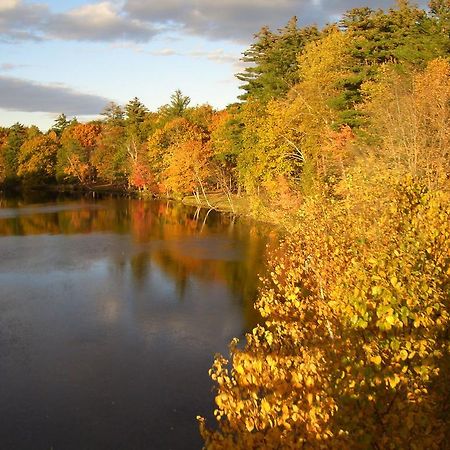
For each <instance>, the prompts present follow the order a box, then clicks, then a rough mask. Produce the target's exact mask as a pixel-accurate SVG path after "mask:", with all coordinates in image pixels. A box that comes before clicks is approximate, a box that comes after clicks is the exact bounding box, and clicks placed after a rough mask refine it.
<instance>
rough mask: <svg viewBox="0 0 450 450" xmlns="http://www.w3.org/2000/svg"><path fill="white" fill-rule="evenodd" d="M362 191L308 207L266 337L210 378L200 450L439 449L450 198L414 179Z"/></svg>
mask: <svg viewBox="0 0 450 450" xmlns="http://www.w3.org/2000/svg"><path fill="white" fill-rule="evenodd" d="M348 177H349V178H352V174H351V173H350V174H348ZM370 183H371V184H370V186H371V190H370V191H368V192H366V194H365V196H361V195H359V194H358V195H355V196H352V195H349V196H347V197H346V198H344V199H343V200H342V201H340V202H336V201H330V200H327V199H325V198H316V199H310V200H309V201H307V202H305V204H304V206H303V208H302V210H301V212H300V214H301V216H302V219H301V224H300V226H299V229H298V231H297V232H295V233H294V234H292V235H290V236H289V237H288V238H287V239H286V241H285V242H284V244H283V245H282V246H281V248H280V249H279V251H278V252H277V253H276V254H275V255H274V256H273V258H272V261H271V272H270V275H269V276H268V277H267V279H266V280H265V285H264V288H263V290H262V292H261V295H260V298H259V299H258V301H257V304H256V305H257V308H258V309H259V311H260V313H261V315H262V316H263V317H264V318H265V323H264V325H260V326H258V327H256V328H255V329H254V330H253V331H252V332H251V333H249V334H248V335H247V336H246V344H245V346H244V348H243V349H241V348H238V347H237V345H236V344H237V342H236V341H233V342H232V344H231V348H230V357H231V359H230V361H227V360H226V359H224V358H223V357H218V358H216V360H215V362H214V365H213V367H212V369H211V371H210V374H211V376H212V378H213V380H215V381H216V383H217V397H216V404H217V410H216V412H215V416H216V418H217V420H218V426H219V428H218V429H216V430H212V429H208V428H207V426H206V424H205V421H204V420H203V419H200V424H201V432H202V435H203V437H204V439H205V447H206V448H208V449H253V448H264V449H298V448H311V449H315V448H317V449H363V448H364V449H365V448H383V449H399V448H427V449H437V448H440V445H441V444H442V440H443V431H444V426H445V424H443V422H442V421H441V420H440V418H439V414H438V412H439V408H438V406H439V402H438V400H439V399H438V392H436V391H435V390H433V389H431V387H432V386H433V383H435V382H436V380H438V379H439V377H440V369H439V367H440V364H441V361H442V358H443V356H444V354H445V352H446V350H447V349H446V346H447V345H448V341H447V340H446V337H445V336H446V330H447V329H448V324H449V303H448V286H449V279H448V274H449V270H450V260H449V254H450V239H449V238H450V208H449V206H450V199H449V196H448V194H445V193H444V192H440V191H435V192H432V191H429V190H428V189H426V188H425V187H424V186H423V184H422V183H421V181H420V180H417V179H414V178H412V177H410V176H401V175H395V174H394V173H390V174H387V173H381V174H378V175H377V176H375V177H374V178H371V180H370ZM363 187H364V185H363V184H362V185H361V184H356V185H355V184H353V185H351V184H350V183H349V184H348V185H347V189H348V190H349V191H350V194H351V193H352V192H353V191H354V190H359V189H362V188H363ZM371 200H376V201H371ZM375 209H376V211H375Z"/></svg>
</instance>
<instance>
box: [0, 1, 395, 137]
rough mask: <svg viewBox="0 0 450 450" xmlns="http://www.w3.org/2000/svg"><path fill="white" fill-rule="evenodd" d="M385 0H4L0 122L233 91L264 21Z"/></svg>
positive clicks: (311, 16) (201, 99)
mask: <svg viewBox="0 0 450 450" xmlns="http://www.w3.org/2000/svg"><path fill="white" fill-rule="evenodd" d="M361 5H368V6H371V7H373V8H376V7H383V8H386V7H389V6H391V5H392V2H391V1H385V0H378V1H377V0H373V1H370V0H367V1H364V0H361V1H357V0H345V1H339V0H221V1H220V2H219V1H217V0H214V1H213V0H163V1H157V0H106V1H94V0H64V1H60V0H36V1H35V0H0V125H1V126H10V125H12V124H13V123H14V122H17V121H19V122H21V123H24V124H26V125H30V124H32V123H34V124H36V125H38V126H39V127H40V128H42V129H43V130H46V129H47V128H49V127H50V126H51V125H52V123H53V121H54V119H55V117H56V116H58V114H59V113H61V112H64V113H66V115H68V116H69V117H71V116H74V115H76V116H77V117H79V118H80V119H82V120H83V119H84V120H88V119H91V118H93V117H95V116H96V115H97V114H98V113H100V112H101V110H102V109H103V107H104V106H105V105H106V104H107V102H109V101H115V102H117V103H119V104H125V103H126V102H127V101H128V100H130V99H131V98H133V97H135V96H137V97H138V98H139V99H140V100H141V101H142V102H143V103H144V104H145V105H146V106H147V107H148V108H150V109H151V110H156V109H157V108H158V107H159V106H161V105H163V104H165V103H167V102H168V101H169V98H170V95H171V94H172V93H173V92H174V91H175V89H181V90H182V92H183V93H184V94H186V95H189V96H190V97H191V99H192V103H193V104H202V103H209V104H211V105H213V106H214V107H217V108H222V107H224V106H226V105H227V104H229V103H232V102H234V101H235V100H236V97H237V95H239V83H238V80H237V79H236V78H235V77H234V74H235V73H236V72H238V71H239V70H240V69H242V65H241V64H240V62H239V58H240V55H241V53H242V51H243V50H245V49H246V48H248V46H249V45H250V43H251V42H252V35H253V33H255V32H257V31H258V30H259V29H260V27H261V26H262V25H269V26H270V27H271V28H272V29H277V28H279V27H281V26H283V25H284V24H286V22H287V21H288V20H289V18H290V17H291V16H293V15H297V16H298V17H299V21H300V23H301V24H311V23H317V24H319V25H321V24H324V23H326V22H329V21H333V20H336V18H338V17H339V16H340V14H342V12H344V11H345V10H347V9H349V8H351V7H355V6H361Z"/></svg>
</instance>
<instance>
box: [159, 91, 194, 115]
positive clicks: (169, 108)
mask: <svg viewBox="0 0 450 450" xmlns="http://www.w3.org/2000/svg"><path fill="white" fill-rule="evenodd" d="M190 102H191V99H190V97H188V96H187V95H183V93H182V92H181V90H180V89H177V90H176V91H175V92H174V93H173V94H172V95H171V96H170V103H169V104H168V105H164V106H162V107H161V108H160V110H159V113H160V115H161V116H162V118H163V119H165V120H168V119H169V120H170V119H174V118H175V117H183V116H184V114H185V113H186V111H187V109H188V106H189V104H190Z"/></svg>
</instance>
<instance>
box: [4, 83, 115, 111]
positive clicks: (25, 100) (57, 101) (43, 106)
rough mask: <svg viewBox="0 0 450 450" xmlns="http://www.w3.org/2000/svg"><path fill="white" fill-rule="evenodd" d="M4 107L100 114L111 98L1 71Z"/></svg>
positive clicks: (8, 108) (19, 109)
mask: <svg viewBox="0 0 450 450" xmlns="http://www.w3.org/2000/svg"><path fill="white" fill-rule="evenodd" d="M0 93H1V95H0V108H1V109H5V110H8V111H25V112H48V113H62V112H64V113H65V114H67V115H70V116H82V115H96V114H99V113H100V112H101V111H102V110H103V108H104V107H105V105H106V104H107V103H108V102H110V99H107V98H105V97H101V96H98V95H91V94H84V93H82V92H77V91H75V90H73V89H70V88H68V87H66V86H60V85H48V84H39V83H35V82H33V81H28V80H23V79H20V78H15V77H8V76H1V75H0Z"/></svg>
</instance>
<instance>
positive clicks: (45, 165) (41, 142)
mask: <svg viewBox="0 0 450 450" xmlns="http://www.w3.org/2000/svg"><path fill="white" fill-rule="evenodd" d="M57 153H58V142H57V136H56V133H54V132H53V133H52V132H51V133H49V134H47V135H43V134H38V135H35V136H34V137H31V138H30V139H28V140H27V141H25V142H24V143H23V144H22V146H21V147H20V151H19V155H18V169H17V175H19V176H20V177H24V178H27V179H34V180H38V181H42V180H48V179H50V178H53V177H54V175H55V167H56V155H57Z"/></svg>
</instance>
